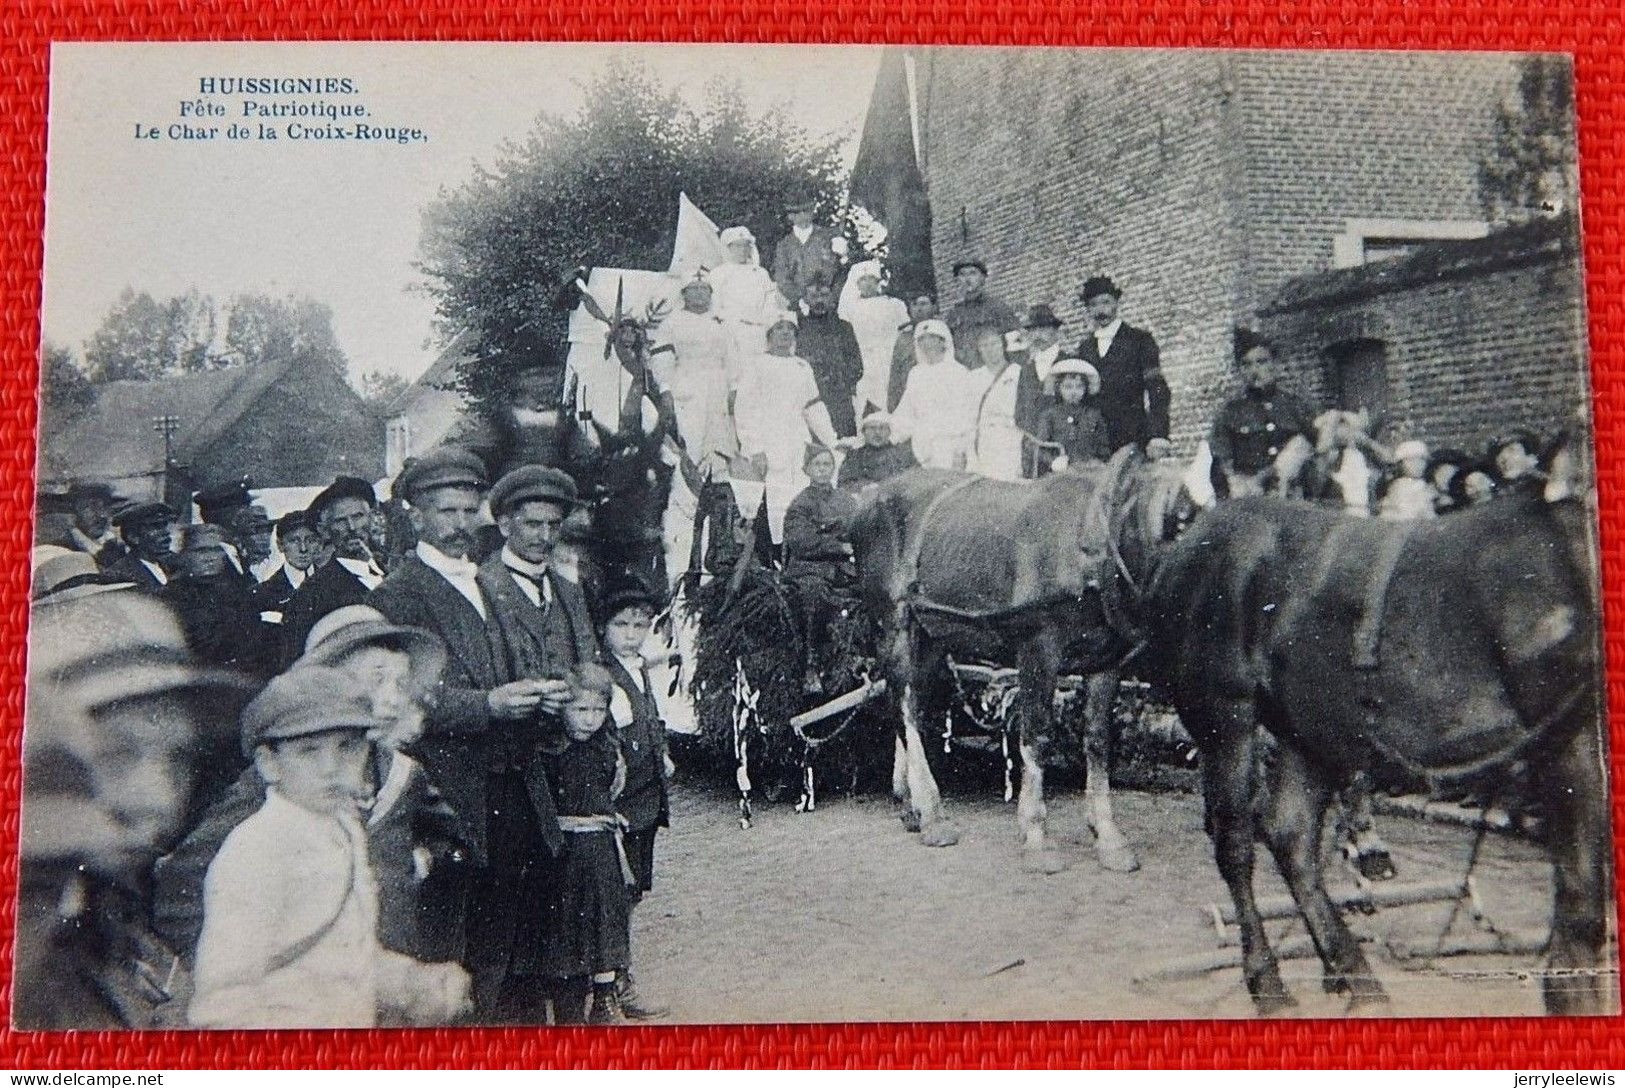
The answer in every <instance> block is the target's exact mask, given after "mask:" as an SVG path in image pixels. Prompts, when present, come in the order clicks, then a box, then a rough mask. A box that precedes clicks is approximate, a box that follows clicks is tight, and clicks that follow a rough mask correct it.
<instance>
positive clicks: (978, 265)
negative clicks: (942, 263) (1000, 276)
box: [954, 257, 987, 276]
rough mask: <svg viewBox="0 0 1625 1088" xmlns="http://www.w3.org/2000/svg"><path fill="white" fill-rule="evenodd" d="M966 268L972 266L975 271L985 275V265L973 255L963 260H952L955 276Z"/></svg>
mask: <svg viewBox="0 0 1625 1088" xmlns="http://www.w3.org/2000/svg"><path fill="white" fill-rule="evenodd" d="M967 268H974V269H976V271H978V272H980V273H981V274H982V275H984V276H985V275H987V265H985V264H983V263H982V262H981V261H979V260H977V259H976V258H975V257H970V258H967V259H965V260H963V261H955V262H954V275H956V276H957V275H959V273H961V272H963V271H964V270H965V269H967Z"/></svg>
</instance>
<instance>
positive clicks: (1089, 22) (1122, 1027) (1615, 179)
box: [0, 0, 1625, 1069]
mask: <svg viewBox="0 0 1625 1088" xmlns="http://www.w3.org/2000/svg"><path fill="white" fill-rule="evenodd" d="M345 8H347V9H348V10H342V9H345ZM0 27H3V28H4V37H5V40H4V43H3V44H0V170H3V171H4V174H3V182H4V183H3V185H0V234H3V237H4V241H5V260H4V262H3V263H0V284H3V294H0V331H3V334H4V335H3V337H0V361H3V363H0V437H3V439H4V442H3V444H0V646H3V647H4V653H3V654H0V692H3V693H4V699H3V702H0V729H3V730H4V731H5V736H6V744H5V745H4V746H3V748H0V842H3V843H4V844H5V855H4V857H3V858H0V974H4V976H5V977H4V992H5V993H6V994H9V992H10V966H9V965H10V962H11V930H12V913H13V892H14V889H15V884H16V872H17V869H16V856H15V852H14V848H13V846H12V844H14V843H15V842H16V841H17V812H16V807H17V799H18V792H19V774H18V758H17V757H18V745H17V737H18V736H19V734H20V730H21V719H22V678H23V645H24V632H25V629H26V617H27V587H28V572H27V560H26V554H27V547H28V544H29V532H30V510H31V507H32V490H33V461H34V433H35V432H34V427H35V416H36V410H35V377H36V370H37V359H38V348H39V300H40V265H41V255H42V239H41V229H42V225H43V221H44V184H45V142H46V127H45V118H46V90H47V87H46V81H47V74H48V68H49V46H50V42H51V41H52V40H53V39H56V40H74V39H77V40H147V39H159V40H163V39H224V40H231V39H245V38H246V39H268V40H269V39H351V38H354V39H394V38H405V39H448V40H458V39H475V40H495V39H505V40H523V39H534V38H549V39H595V40H666V41H719V42H755V41H794V42H819V43H836V42H898V43H905V42H934V43H939V44H986V45H993V44H999V45H1118V46H1221V47H1222V46H1243V47H1251V48H1271V49H1276V48H1280V49H1287V48H1291V49H1324V48H1337V49H1349V48H1382V49H1498V50H1549V51H1555V52H1566V53H1573V54H1574V57H1575V63H1576V74H1577V80H1576V85H1577V95H1578V99H1579V116H1580V162H1581V183H1582V195H1583V200H1582V217H1583V228H1584V232H1585V262H1586V273H1587V275H1586V296H1587V305H1588V312H1589V321H1590V327H1591V350H1592V356H1591V366H1592V374H1593V382H1594V386H1595V396H1596V419H1597V443H1598V463H1599V476H1600V478H1599V480H1598V485H1599V489H1600V492H1601V518H1602V544H1603V574H1604V586H1605V592H1604V596H1605V609H1606V614H1607V619H1608V622H1607V631H1608V666H1609V684H1608V693H1609V704H1610V708H1611V713H1612V717H1613V720H1614V721H1615V723H1616V730H1615V741H1614V745H1613V751H1614V753H1615V754H1614V761H1613V762H1614V766H1613V771H1614V799H1615V800H1614V812H1613V815H1614V825H1615V827H1616V828H1625V819H1622V817H1625V804H1622V803H1621V801H1622V796H1625V795H1622V793H1621V790H1620V770H1621V765H1622V764H1625V744H1621V743H1619V735H1618V734H1619V729H1618V724H1619V723H1621V722H1625V713H1622V712H1625V611H1622V604H1625V600H1622V596H1621V594H1622V591H1625V569H1622V565H1625V536H1622V531H1621V530H1622V526H1621V522H1620V519H1621V516H1622V514H1625V494H1622V492H1621V482H1622V481H1621V478H1620V473H1619V469H1618V467H1617V461H1618V453H1619V448H1620V443H1621V442H1622V441H1625V415H1622V414H1621V410H1622V409H1625V297H1622V293H1621V289H1622V286H1625V283H1622V278H1625V261H1622V258H1621V254H1620V234H1621V227H1622V225H1625V195H1622V193H1621V184H1622V181H1625V13H1622V9H1621V6H1620V0H1566V2H1565V0H1545V2H1537V3H1532V4H1525V3H1518V2H1515V0H1453V2H1452V0H1363V2H1359V3H1348V4H1336V3H1325V2H1310V3H1291V2H1289V0H1278V2H1271V0H1250V2H1249V0H1234V2H1221V0H1140V2H1138V3H1112V4H1108V5H1099V6H1093V5H1087V4H1080V3H1075V2H1070V0H1061V2H1058V3H1053V4H1040V3H1030V2H1017V0H998V2H977V0H963V2H961V3H958V4H954V5H951V6H950V5H947V4H942V5H937V6H935V7H933V6H932V5H930V4H924V3H917V2H914V0H873V2H867V3H859V2H853V0H837V2H825V3H807V2H802V3H792V2H788V0H775V2H772V3H767V2H761V3H750V2H739V0H711V2H708V3H696V2H693V0H577V2H574V3H562V2H561V3H554V4H552V5H546V4H535V3H519V4H513V5H511V6H510V5H498V4H488V3H486V2H485V0H461V2H458V0H418V2H413V0H394V2H390V0H362V2H352V3H350V4H348V5H345V4H339V3H334V2H333V0H280V2H279V3H276V4H274V5H270V6H266V7H264V8H261V9H258V10H246V9H245V8H239V7H237V6H235V5H228V4H224V3H196V4H163V3H153V2H147V3H134V2H121V3H91V2H81V3H48V2H45V0H11V2H10V3H8V4H6V6H5V10H4V11H3V12H0ZM1615 854H1616V859H1620V858H1621V852H1620V848H1619V841H1618V840H1617V839H1616V845H1615ZM1617 864H1618V860H1616V865H1617ZM784 984H785V985H787V986H794V985H796V980H795V979H793V978H787V979H785V980H784ZM0 1005H4V1006H6V1007H5V1008H4V1009H3V1013H4V1015H3V1016H0V1022H9V1020H10V1010H9V1001H8V1000H6V999H5V998H0ZM0 1064H4V1065H7V1066H11V1067H20V1068H25V1069H30V1068H32V1069H41V1068H55V1069H73V1068H90V1069H95V1068H114V1069H118V1068H124V1069H139V1068H142V1067H147V1068H186V1067H236V1066H251V1067H284V1068H286V1067H342V1066H360V1067H381V1066H382V1067H389V1066H423V1067H447V1066H450V1067H457V1066H537V1065H564V1066H579V1067H596V1066H605V1065H632V1066H651V1067H653V1066H667V1065H699V1066H707V1065H717V1066H739V1065H754V1066H787V1067H797V1066H808V1065H819V1066H860V1067H869V1066H886V1065H890V1066H898V1065H901V1066H941V1065H955V1066H1012V1065H1022V1066H1058V1067H1065V1066H1075V1065H1080V1064H1083V1065H1104V1066H1118V1067H1125V1068H1137V1067H1164V1066H1175V1067H1178V1066H1191V1067H1203V1066H1240V1067H1248V1066H1256V1067H1266V1066H1271V1067H1273V1066H1344V1065H1346V1066H1354V1067H1361V1066H1365V1067H1379V1066H1445V1067H1457V1066H1491V1067H1495V1066H1499V1067H1511V1068H1520V1067H1522V1068H1531V1067H1533V1068H1542V1067H1544V1068H1556V1069H1563V1068H1570V1069H1573V1068H1585V1067H1587V1066H1590V1067H1593V1068H1596V1067H1607V1068H1625V1021H1622V1020H1620V1019H1608V1020H1603V1019H1585V1020H1411V1021H1392V1020H1389V1021H1384V1020H1361V1021H1355V1022H1337V1021H1295V1022H1184V1023H1180V1022H1157V1023H1127V1022H1124V1023H1033V1024H1008V1023H1005V1024H994V1023H971V1024H912V1025H909V1024H897V1025H834V1026H818V1027H807V1026H801V1027H783V1026H781V1027H773V1026H764V1027H712V1028H678V1027H667V1028H624V1029H596V1030H593V1029H568V1030H559V1031H549V1030H546V1029H543V1030H539V1031H538V1030H524V1031H521V1030H480V1031H470V1030H442V1031H376V1032H286V1033H254V1032H241V1033H229V1034H212V1035H211V1034H201V1033H199V1034H175V1033H163V1034H158V1033H154V1034H145V1035H138V1034H131V1033H116V1034H115V1033H108V1034H100V1035H61V1034H14V1033H11V1032H9V1031H0Z"/></svg>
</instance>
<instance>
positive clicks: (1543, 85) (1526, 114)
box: [1478, 54, 1579, 223]
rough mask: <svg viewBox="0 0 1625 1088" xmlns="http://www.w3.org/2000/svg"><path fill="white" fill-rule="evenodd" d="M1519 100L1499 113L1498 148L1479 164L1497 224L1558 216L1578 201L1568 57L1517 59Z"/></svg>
mask: <svg viewBox="0 0 1625 1088" xmlns="http://www.w3.org/2000/svg"><path fill="white" fill-rule="evenodd" d="M1518 64H1519V75H1518V95H1517V101H1516V102H1515V103H1508V102H1502V103H1501V104H1500V106H1498V107H1497V108H1496V113H1495V147H1494V150H1493V151H1492V152H1491V153H1490V154H1489V155H1486V156H1485V157H1484V158H1483V159H1482V160H1480V162H1479V165H1478V194H1479V200H1480V202H1481V203H1482V204H1483V206H1484V214H1485V216H1486V218H1488V219H1489V220H1490V221H1491V222H1493V223H1517V222H1522V221H1525V220H1528V219H1531V218H1534V217H1535V216H1539V215H1557V214H1559V213H1561V212H1563V211H1566V210H1569V209H1571V208H1572V207H1573V205H1574V195H1575V193H1577V192H1578V186H1579V173H1578V166H1577V164H1576V162H1575V141H1574V72H1573V69H1572V68H1570V66H1569V61H1568V59H1567V58H1565V57H1560V56H1549V55H1544V54H1536V55H1532V56H1528V57H1525V58H1523V59H1522V60H1520V61H1519V62H1518Z"/></svg>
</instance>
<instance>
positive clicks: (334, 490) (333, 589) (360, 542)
mask: <svg viewBox="0 0 1625 1088" xmlns="http://www.w3.org/2000/svg"><path fill="white" fill-rule="evenodd" d="M377 507H378V498H377V496H376V495H374V494H373V490H372V485H371V484H369V483H368V482H367V481H365V480H362V479H359V478H357V477H355V476H339V477H337V478H335V479H334V480H333V482H332V483H331V484H329V485H328V486H327V488H326V489H325V490H324V491H322V493H321V494H319V495H317V496H316V497H315V498H314V499H312V500H311V503H310V508H309V510H308V511H307V513H308V514H309V516H310V519H311V520H312V521H314V522H315V525H316V532H317V533H318V534H320V536H321V538H322V543H323V545H324V546H325V547H326V548H327V549H329V550H331V551H332V553H333V558H332V559H330V560H328V561H327V562H326V563H324V564H322V565H321V566H320V567H318V568H317V569H315V570H313V571H311V572H310V573H309V575H308V576H307V577H306V578H305V580H304V582H303V583H302V584H301V585H300V586H299V589H298V591H297V592H296V593H294V595H293V596H292V598H290V599H289V600H288V603H287V605H286V607H284V608H283V609H282V653H281V663H282V667H283V668H287V667H288V666H289V665H291V664H293V663H294V661H295V660H297V659H298V657H299V655H300V654H302V653H304V652H305V640H306V639H307V638H309V637H310V629H311V628H312V627H314V626H316V621H317V620H319V619H321V618H322V617H323V616H325V615H327V614H328V613H329V612H335V611H337V610H338V609H340V608H344V607H346V606H347V605H352V604H360V603H361V602H362V600H363V599H365V597H366V596H367V594H368V593H369V592H371V591H372V590H374V589H377V588H378V586H379V585H380V584H381V583H382V582H383V580H384V571H383V568H382V567H381V566H380V565H379V563H378V561H377V558H376V557H375V556H374V555H373V553H372V545H371V543H370V540H371V531H372V514H373V511H374V510H375V509H377Z"/></svg>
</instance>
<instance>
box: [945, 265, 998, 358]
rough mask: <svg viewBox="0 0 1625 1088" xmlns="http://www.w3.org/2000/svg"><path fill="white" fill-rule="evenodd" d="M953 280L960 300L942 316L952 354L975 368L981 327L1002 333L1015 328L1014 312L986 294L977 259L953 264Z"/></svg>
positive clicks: (983, 268) (984, 276) (984, 274)
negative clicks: (946, 324) (948, 335)
mask: <svg viewBox="0 0 1625 1088" xmlns="http://www.w3.org/2000/svg"><path fill="white" fill-rule="evenodd" d="M954 282H955V283H957V284H958V285H959V301H958V302H956V303H954V304H953V306H951V307H950V308H949V309H948V312H947V313H945V314H943V315H942V319H943V320H944V321H946V322H947V323H948V331H949V332H951V333H953V336H954V354H955V355H956V356H957V357H958V358H959V361H960V362H962V363H964V364H965V365H966V366H967V367H969V368H972V369H974V368H976V367H977V366H978V365H979V364H978V363H977V362H976V359H975V355H976V351H975V347H976V339H977V337H978V336H980V335H981V332H982V330H983V329H996V330H997V331H998V332H999V333H1000V334H1001V335H1002V334H1004V333H1007V332H1009V331H1010V330H1011V329H1013V328H1015V327H1016V312H1015V311H1014V310H1012V309H1011V308H1010V307H1009V306H1008V305H1007V304H1006V303H1005V302H1004V301H1003V300H1001V299H998V298H995V297H994V296H992V295H990V294H988V293H987V265H985V264H983V263H982V262H981V261H980V260H977V259H976V258H973V257H972V258H966V259H964V260H960V261H956V262H955V263H954Z"/></svg>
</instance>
